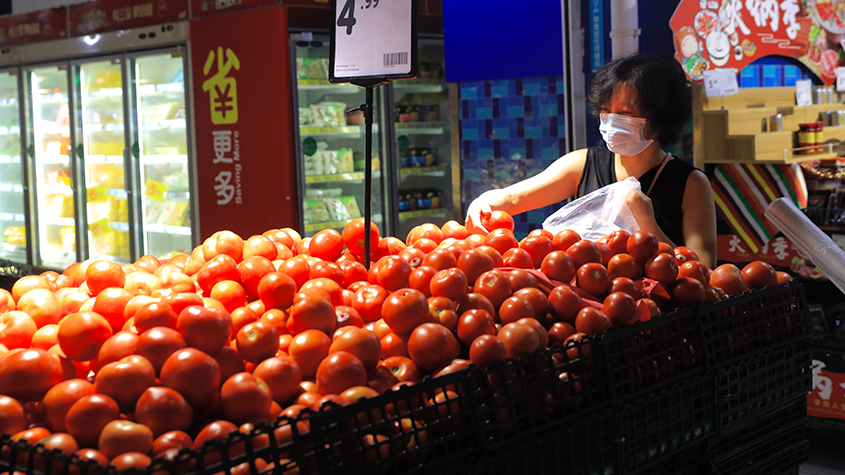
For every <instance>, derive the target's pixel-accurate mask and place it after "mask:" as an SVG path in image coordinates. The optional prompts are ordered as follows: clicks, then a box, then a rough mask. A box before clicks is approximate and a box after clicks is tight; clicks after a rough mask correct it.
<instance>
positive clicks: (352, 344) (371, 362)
mask: <svg viewBox="0 0 845 475" xmlns="http://www.w3.org/2000/svg"><path fill="white" fill-rule="evenodd" d="M338 351H345V352H347V353H349V354H351V355H353V356H355V357H356V358H358V360H359V361H361V364H363V365H364V368H366V369H367V370H370V369H373V368H375V367H376V366H377V365H378V362H379V359H380V358H381V342H380V341H379V338H378V337H377V336H376V334H375V333H373V332H371V331H370V330H367V329H364V328H356V327H352V328H350V329H349V330H348V331H346V332H344V333H343V334H342V335H340V336H339V337H337V338H336V339H335V340H334V341H332V344H331V346H330V347H329V354H332V353H336V352H338ZM324 394H329V393H324ZM334 394H337V393H334Z"/></svg>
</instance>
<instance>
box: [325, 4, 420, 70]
mask: <svg viewBox="0 0 845 475" xmlns="http://www.w3.org/2000/svg"><path fill="white" fill-rule="evenodd" d="M332 18H333V19H334V22H333V23H334V24H333V27H332V29H331V56H330V57H329V80H330V81H331V82H350V81H354V80H359V79H376V78H379V79H400V78H412V77H416V75H417V21H416V20H417V0H332Z"/></svg>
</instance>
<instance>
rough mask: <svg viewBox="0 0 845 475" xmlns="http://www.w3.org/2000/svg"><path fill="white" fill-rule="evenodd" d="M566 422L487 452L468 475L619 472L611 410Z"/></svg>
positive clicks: (600, 473)
mask: <svg viewBox="0 0 845 475" xmlns="http://www.w3.org/2000/svg"><path fill="white" fill-rule="evenodd" d="M588 414H589V415H587V416H585V417H581V418H579V419H575V420H573V421H570V422H568V423H561V424H556V425H552V426H550V427H548V428H546V430H544V431H540V432H535V433H534V435H532V436H531V437H527V438H522V439H520V440H518V441H516V442H513V443H510V444H508V445H507V446H503V447H501V449H500V450H498V451H495V452H491V453H488V454H486V455H484V456H482V457H481V458H480V460H479V461H478V462H477V463H476V464H475V465H474V466H473V467H472V469H471V470H469V471H468V472H467V473H469V474H471V475H518V474H519V475H521V474H526V473H531V474H541V473H549V474H552V473H565V474H568V475H570V474H571V475H611V474H614V473H619V471H618V464H617V463H616V457H617V445H616V443H615V441H614V437H615V432H616V420H615V419H616V415H615V414H614V412H613V411H612V410H609V409H608V410H606V411H604V412H603V413H600V414H599V413H596V412H592V413H588Z"/></svg>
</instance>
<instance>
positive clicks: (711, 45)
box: [669, 0, 845, 84]
mask: <svg viewBox="0 0 845 475" xmlns="http://www.w3.org/2000/svg"><path fill="white" fill-rule="evenodd" d="M841 7H842V2H841V0H782V1H781V0H721V1H720V0H681V2H680V3H679V4H678V7H677V8H676V9H675V13H674V14H673V15H672V19H671V20H669V26H670V27H671V28H672V32H673V33H674V40H675V58H676V59H677V60H678V61H679V62H680V63H681V65H682V66H683V68H684V71H686V73H687V75H688V76H689V77H690V79H692V80H693V81H701V80H702V79H703V74H704V71H705V70H707V69H714V68H736V69H737V70H741V69H742V68H743V67H744V66H745V65H747V64H749V63H751V62H752V61H754V60H756V59H759V58H762V57H764V56H770V55H780V56H789V57H792V58H795V59H797V60H798V61H801V62H802V63H804V64H805V65H807V67H809V68H810V69H811V70H812V71H813V72H814V73H816V74H817V75H818V76H819V77H820V78H821V79H822V80H823V81H824V82H825V83H826V84H832V83H833V82H834V81H835V80H836V75H835V73H834V69H835V68H836V67H838V66H841V65H843V64H844V63H843V60H842V59H841V58H842V52H843V47H842V42H843V39H845V9H843V8H841Z"/></svg>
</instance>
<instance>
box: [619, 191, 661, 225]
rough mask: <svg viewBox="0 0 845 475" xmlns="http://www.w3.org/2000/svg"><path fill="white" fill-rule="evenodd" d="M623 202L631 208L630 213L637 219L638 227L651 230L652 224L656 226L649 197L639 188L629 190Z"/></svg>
mask: <svg viewBox="0 0 845 475" xmlns="http://www.w3.org/2000/svg"><path fill="white" fill-rule="evenodd" d="M625 202H626V203H627V204H628V208H630V209H631V214H632V215H633V216H634V219H636V220H637V224H638V225H639V226H640V229H645V230H648V231H651V228H652V227H653V226H657V219H656V218H655V217H654V206H653V205H652V204H651V198H649V197H648V196H646V195H645V193H643V192H642V191H639V190H631V191H630V192H629V193H628V196H627V197H626V198H625Z"/></svg>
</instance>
